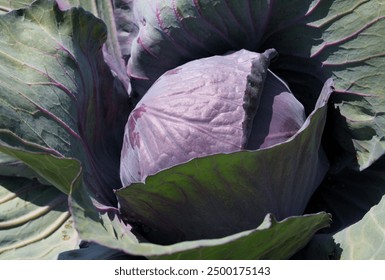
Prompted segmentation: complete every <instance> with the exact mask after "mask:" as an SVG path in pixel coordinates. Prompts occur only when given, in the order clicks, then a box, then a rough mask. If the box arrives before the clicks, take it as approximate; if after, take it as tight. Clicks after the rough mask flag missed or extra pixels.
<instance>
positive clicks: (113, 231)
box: [70, 184, 330, 259]
mask: <svg viewBox="0 0 385 280" xmlns="http://www.w3.org/2000/svg"><path fill="white" fill-rule="evenodd" d="M70 202H71V209H72V213H73V217H74V223H75V226H76V228H77V230H78V231H79V234H80V236H81V238H82V239H83V240H88V241H95V242H97V243H99V244H101V245H104V246H107V247H109V248H112V249H116V250H121V251H124V252H126V253H128V254H130V255H133V256H135V255H136V256H145V257H147V258H151V259H192V258H194V259H267V258H270V259H281V258H282V259H287V258H289V257H290V256H291V255H293V254H294V253H295V252H297V251H298V250H299V249H300V248H302V247H303V246H304V245H305V244H306V243H307V242H308V240H309V239H310V238H311V237H312V236H313V235H314V233H315V232H317V231H318V230H319V229H321V228H324V227H327V226H328V225H329V224H330V216H329V215H328V214H326V213H318V214H314V215H305V216H300V217H290V218H288V219H285V220H283V221H280V222H276V220H275V219H274V218H273V217H272V216H271V215H267V216H266V218H265V220H264V222H263V223H262V224H261V225H260V226H259V227H258V228H255V229H252V230H249V231H244V232H239V233H237V234H234V235H231V236H227V237H224V238H220V239H207V240H196V241H187V242H181V243H176V244H173V245H167V246H162V245H157V244H151V243H147V242H139V240H138V239H137V238H136V237H135V236H134V235H133V234H132V232H131V227H127V225H126V224H125V223H124V222H123V221H122V220H121V219H119V217H118V216H117V215H115V214H114V213H116V212H115V210H114V209H105V211H104V213H101V212H100V209H97V208H95V204H94V203H93V202H92V200H91V199H90V197H89V195H88V194H87V193H85V192H84V188H82V186H81V185H80V184H75V185H74V188H73V189H72V194H71V196H70ZM91 228H92V230H90V229H91ZM272 236H275V238H274V240H272ZM96 255H97V254H96ZM81 256H82V254H78V257H81ZM90 258H92V256H90Z"/></svg>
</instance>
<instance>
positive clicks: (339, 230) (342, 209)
mask: <svg viewBox="0 0 385 280" xmlns="http://www.w3.org/2000/svg"><path fill="white" fill-rule="evenodd" d="M384 164H385V158H381V159H379V160H378V161H377V162H376V163H374V164H373V165H372V166H370V167H369V168H367V169H366V170H364V171H361V172H359V171H356V170H351V169H345V170H343V171H341V172H340V173H338V174H336V175H333V174H330V175H329V176H328V178H327V180H325V182H324V183H323V184H322V185H321V187H320V188H319V190H317V191H316V193H315V195H314V197H313V198H312V201H311V202H310V205H311V208H309V209H308V210H307V212H309V213H312V212H314V211H320V210H321V209H322V210H323V211H327V212H328V213H331V215H332V216H333V224H332V226H331V227H330V229H328V230H327V231H324V232H323V235H322V236H320V237H317V238H316V239H315V240H313V241H312V242H311V243H310V244H309V246H307V248H306V250H304V252H302V258H308V259H309V258H327V257H328V255H330V256H333V258H342V259H383V258H384V257H385V256H384V254H383V252H384V250H385V249H384V246H383V245H382V244H383V243H384V242H383V241H382V240H383V239H384V224H383V222H382V221H383V213H384V211H383V207H384V195H385V172H384Z"/></svg>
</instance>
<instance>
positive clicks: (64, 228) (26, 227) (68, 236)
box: [0, 176, 79, 259]
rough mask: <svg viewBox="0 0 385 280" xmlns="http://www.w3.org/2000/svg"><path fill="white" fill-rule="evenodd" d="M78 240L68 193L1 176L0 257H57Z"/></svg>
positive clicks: (74, 246) (26, 180) (75, 244)
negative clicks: (69, 207) (68, 201)
mask: <svg viewBox="0 0 385 280" xmlns="http://www.w3.org/2000/svg"><path fill="white" fill-rule="evenodd" d="M78 243H79V240H78V234H77V232H76V230H75V229H74V226H73V221H72V219H71V216H70V214H69V212H68V206H67V196H66V195H64V194H63V193H61V192H60V191H58V190H57V189H56V188H54V187H52V186H43V185H41V184H40V183H38V182H37V181H32V180H28V179H24V178H15V177H4V176H0V259H56V258H57V256H58V254H59V253H61V252H62V251H64V250H71V249H75V248H77V247H78Z"/></svg>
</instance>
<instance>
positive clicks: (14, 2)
mask: <svg viewBox="0 0 385 280" xmlns="http://www.w3.org/2000/svg"><path fill="white" fill-rule="evenodd" d="M33 1H34V0H0V14H2V13H7V12H10V11H11V10H14V9H20V8H25V7H26V6H28V5H30V4H31V3H32V2H33Z"/></svg>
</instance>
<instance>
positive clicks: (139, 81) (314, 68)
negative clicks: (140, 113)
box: [128, 0, 385, 170]
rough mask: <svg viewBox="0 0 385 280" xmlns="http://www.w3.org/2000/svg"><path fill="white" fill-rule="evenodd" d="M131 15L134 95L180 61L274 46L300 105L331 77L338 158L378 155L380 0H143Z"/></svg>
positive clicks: (359, 160) (361, 159)
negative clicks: (135, 22) (135, 23)
mask: <svg viewBox="0 0 385 280" xmlns="http://www.w3.org/2000/svg"><path fill="white" fill-rule="evenodd" d="M135 14H136V15H137V19H138V24H139V27H140V29H139V32H138V35H137V38H136V40H135V41H134V42H133V45H132V56H131V59H130V61H129V64H128V73H129V74H130V75H131V76H132V78H133V79H134V80H133V81H132V84H133V86H134V89H135V91H137V92H138V93H139V94H141V95H143V94H144V93H145V92H146V91H147V90H148V88H149V87H150V85H151V84H152V83H153V82H154V81H155V80H156V79H157V78H158V77H159V76H161V75H162V74H163V73H164V72H165V71H167V70H170V69H173V68H175V67H176V66H178V65H180V64H182V63H184V62H186V61H189V60H193V59H197V58H200V57H206V56H211V55H213V54H222V53H224V52H226V51H229V50H237V49H241V48H246V49H249V50H253V51H257V52H258V51H259V52H260V51H261V50H264V49H268V48H275V49H276V50H277V51H278V52H279V53H280V59H279V60H278V62H277V64H275V66H274V68H273V69H272V70H273V71H274V72H275V73H276V74H278V75H279V76H280V77H283V78H284V79H285V80H287V81H288V82H289V84H290V88H291V89H292V91H293V92H294V93H295V94H296V95H297V96H298V97H299V98H300V100H301V102H302V103H303V104H304V105H305V108H306V109H307V112H310V111H311V110H312V108H313V106H314V103H315V102H316V100H317V97H318V94H319V90H320V88H321V87H322V84H323V83H324V81H325V80H326V79H328V78H330V77H332V78H333V79H334V80H335V87H336V92H338V93H339V94H338V95H336V97H335V98H334V102H335V108H336V109H337V110H339V112H340V113H341V116H342V117H340V118H337V119H336V120H334V121H333V122H332V124H331V125H332V126H334V131H333V132H332V136H331V137H333V138H335V139H336V141H337V142H338V145H340V147H339V148H340V149H345V150H346V153H347V155H344V154H343V152H341V153H342V156H343V157H344V159H343V160H344V161H345V162H346V158H348V157H352V156H353V157H354V158H355V161H356V162H355V163H354V164H355V165H357V166H358V167H359V168H360V169H361V170H362V169H365V168H366V167H368V166H370V165H371V164H372V163H373V162H374V161H375V160H376V159H378V158H379V157H380V156H381V155H382V154H384V151H385V149H384V144H383V142H384V139H385V138H384V137H383V135H384V122H383V119H382V115H383V108H384V104H383V103H384V102H383V96H384V91H383V86H382V82H381V81H383V80H384V79H385V77H384V75H385V74H384V73H385V72H384V71H378V69H382V68H384V67H385V45H384V44H383V37H384V30H385V26H384V25H385V17H384V14H385V6H384V5H382V2H381V1H380V0H374V1H369V0H355V1H353V2H352V1H347V0H317V1H316V0H305V1H303V0H295V1H267V0H248V1H226V0H216V1H204V0H199V1H186V0H181V1H172V0H167V1H149V0H144V1H137V2H135ZM336 154H337V153H334V154H333V153H331V155H332V156H333V155H336ZM337 156H340V155H339V154H337ZM336 160H338V158H336Z"/></svg>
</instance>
